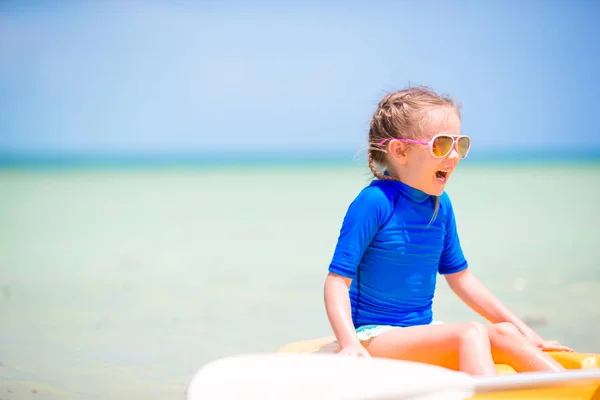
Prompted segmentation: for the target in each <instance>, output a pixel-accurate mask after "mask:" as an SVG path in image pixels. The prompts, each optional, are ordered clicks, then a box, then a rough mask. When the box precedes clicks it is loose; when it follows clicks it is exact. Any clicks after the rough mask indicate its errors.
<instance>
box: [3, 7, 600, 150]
mask: <svg viewBox="0 0 600 400" xmlns="http://www.w3.org/2000/svg"><path fill="white" fill-rule="evenodd" d="M598 21H600V2H598V1H595V0H572V1H568V0H565V1H558V0H539V1H536V0H524V1H516V0H515V1H511V0H506V1H493V0H490V1H477V0H471V1H467V0H464V1H450V0H448V1H446V0H439V1H434V0H423V1H385V0H383V1H359V0H355V1H337V0H323V1H315V0H305V1H295V0H289V1H256V0H246V1H242V0H240V1H226V0H223V1H177V0H175V1H169V2H167V1H166V0H165V1H156V0H147V1H141V0H139V1H132V0H122V1H116V0H115V1H108V0H107V1H94V2H92V1H87V2H85V1H53V2H50V1H44V2H42V1H38V2H35V1H16V0H14V1H9V0H3V1H2V2H0V153H1V154H13V155H32V154H33V155H35V154H76V155H77V154H79V155H93V154H105V155H106V154H108V155H110V154H146V155H169V154H171V155H173V154H208V155H210V154H213V155H214V154H297V153H326V154H352V155H354V153H355V152H356V151H357V150H358V149H359V148H361V147H362V146H364V144H365V141H366V135H367V131H368V125H369V120H370V118H371V115H372V113H373V112H374V110H375V107H376V105H377V102H378V101H379V99H380V98H381V97H382V96H383V95H384V94H385V93H387V92H389V91H392V90H396V89H401V88H403V87H406V86H407V85H409V84H421V85H427V86H430V87H432V88H434V89H435V90H437V91H439V92H441V93H445V94H449V95H451V96H452V97H454V98H455V99H457V100H458V101H460V103H461V104H462V117H463V126H462V128H463V131H464V133H465V134H469V135H471V136H472V140H473V150H474V152H477V151H482V152H486V151H497V150H502V151H513V150H517V151H523V150H525V151H527V152H535V151H536V150H537V151H539V150H540V149H542V150H558V151H565V152H569V151H575V150H582V149H583V150H588V149H592V150H594V151H600V125H599V124H598V122H597V118H596V117H597V115H598V113H599V110H600V73H599V72H598V71H600V24H599V23H598ZM476 149H477V150H476ZM472 152H473V151H472Z"/></svg>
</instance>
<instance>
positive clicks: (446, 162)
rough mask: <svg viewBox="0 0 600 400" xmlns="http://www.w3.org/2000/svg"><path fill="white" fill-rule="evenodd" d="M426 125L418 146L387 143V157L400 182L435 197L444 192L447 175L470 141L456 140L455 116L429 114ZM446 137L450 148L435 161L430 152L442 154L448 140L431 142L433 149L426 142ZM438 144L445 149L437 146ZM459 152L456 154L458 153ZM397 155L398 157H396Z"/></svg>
mask: <svg viewBox="0 0 600 400" xmlns="http://www.w3.org/2000/svg"><path fill="white" fill-rule="evenodd" d="M428 116H429V119H428V122H427V123H425V125H424V133H423V136H422V137H421V138H420V139H419V143H411V142H408V143H407V142H404V143H400V141H394V142H395V143H393V144H392V143H390V150H391V155H392V157H389V159H390V162H391V163H392V166H393V168H394V169H395V172H396V174H397V175H398V177H399V178H400V180H401V181H403V182H404V183H406V184H407V185H409V186H412V187H414V188H415V189H419V190H421V191H423V192H425V193H427V194H429V195H433V196H439V195H441V194H442V193H443V192H444V189H445V187H446V183H447V182H448V179H450V175H452V172H453V171H454V169H455V168H456V167H457V166H458V163H459V161H460V159H461V157H460V153H462V155H463V157H464V156H465V155H466V152H465V149H466V151H467V152H468V148H469V146H470V140H469V139H468V138H464V139H460V141H458V137H460V119H459V118H458V115H456V113H453V112H452V113H448V112H442V113H440V110H433V111H431V112H429V113H428ZM440 134H441V135H447V136H450V137H451V138H453V139H454V143H452V144H451V146H452V148H451V150H450V151H449V152H448V154H446V155H445V156H444V157H442V158H437V157H436V156H434V154H433V153H432V150H433V151H435V152H437V153H438V154H440V150H442V152H441V154H442V155H443V154H444V151H443V150H445V149H447V148H448V146H449V145H450V143H451V142H450V139H449V138H440V139H438V141H434V143H433V148H432V146H430V145H429V144H425V143H426V142H430V141H431V140H432V139H433V138H434V137H435V136H437V135H440ZM440 144H443V145H445V149H444V148H443V147H444V146H440ZM398 146H402V149H400V148H399V147H398ZM459 152H460V153H459ZM398 155H399V156H398Z"/></svg>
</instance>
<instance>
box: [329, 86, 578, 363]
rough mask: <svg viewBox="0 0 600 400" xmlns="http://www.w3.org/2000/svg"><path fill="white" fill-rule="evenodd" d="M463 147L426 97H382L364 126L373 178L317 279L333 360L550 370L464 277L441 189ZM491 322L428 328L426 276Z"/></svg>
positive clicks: (457, 122) (502, 311)
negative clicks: (439, 278)
mask: <svg viewBox="0 0 600 400" xmlns="http://www.w3.org/2000/svg"><path fill="white" fill-rule="evenodd" d="M470 146H471V141H470V138H469V137H468V136H464V135H461V118H460V109H459V107H458V106H457V105H456V104H455V103H454V102H453V100H452V99H450V98H448V97H444V96H440V95H438V94H436V93H435V92H433V91H431V90H429V89H427V88H409V89H407V90H402V91H398V92H395V93H392V94H389V95H387V96H385V97H384V98H383V99H382V100H381V102H380V103H379V106H378V108H377V110H376V111H375V114H374V116H373V119H372V121H371V124H370V130H369V151H368V160H369V167H370V169H371V171H372V172H373V174H374V175H375V178H376V179H375V180H374V181H373V182H372V183H371V184H370V185H369V186H367V187H365V188H364V189H363V190H362V191H361V192H360V193H359V194H358V196H357V197H356V198H355V199H354V201H353V202H352V203H351V204H350V206H349V208H348V211H347V213H346V216H345V217H344V220H343V223H342V227H341V230H340V234H339V238H338V242H337V245H336V248H335V252H334V255H333V260H332V261H331V264H330V266H329V273H328V275H327V278H326V280H325V290H324V296H325V308H326V311H327V316H328V318H329V322H330V324H331V327H332V329H333V332H334V334H335V336H336V339H337V341H338V343H339V345H340V348H341V350H340V353H341V354H346V355H354V356H364V357H369V356H373V357H386V358H396V359H403V360H409V361H417V362H423V363H430V364H436V365H440V366H443V367H446V368H452V369H458V370H461V371H464V372H467V373H470V374H473V375H494V374H495V373H496V368H495V366H494V363H503V364H511V365H512V366H513V368H515V370H516V371H518V372H522V371H560V370H563V369H564V368H563V367H562V366H561V365H560V364H559V363H558V362H556V361H555V360H554V359H553V358H552V357H550V356H549V355H547V354H545V353H544V350H546V351H550V350H552V351H572V350H571V349H569V348H568V347H565V346H562V345H560V344H559V343H557V342H550V341H544V340H543V339H542V338H541V337H540V336H538V335H537V334H536V333H535V332H534V331H533V330H531V329H530V328H529V327H527V326H526V325H525V324H524V323H523V322H522V321H521V320H519V318H517V317H516V316H515V315H514V314H513V313H512V312H511V311H509V310H508V309H507V308H506V307H505V306H504V305H503V304H502V303H501V302H500V301H499V300H498V299H497V298H496V297H495V296H494V295H493V294H492V293H491V292H490V291H489V290H488V289H487V288H486V287H485V286H484V285H483V284H482V283H481V282H480V281H479V280H478V279H477V278H476V277H475V276H474V275H473V274H472V273H471V272H470V271H469V269H468V268H467V267H468V266H467V261H466V259H465V257H464V255H463V252H462V249H461V245H460V241H459V237H458V234H457V229H456V221H455V219H454V213H453V210H452V203H451V202H450V198H449V197H448V195H447V194H446V193H445V192H444V187H445V185H446V182H448V179H449V178H450V176H451V175H452V173H453V172H454V169H455V168H456V166H457V165H458V162H459V160H460V159H462V158H465V157H466V156H467V154H468V152H469V149H470ZM438 272H439V273H440V274H442V275H444V277H445V278H446V281H447V282H448V284H449V286H450V288H451V289H452V290H453V291H454V293H456V294H457V295H458V297H459V298H460V299H462V300H463V301H464V302H465V303H466V304H467V305H468V306H469V307H471V308H472V309H473V310H474V311H475V312H477V313H479V314H480V315H481V316H483V317H484V318H485V319H487V320H488V321H490V322H491V324H489V325H483V324H480V323H477V322H464V323H449V324H442V323H438V322H434V321H432V301H433V297H434V291H435V284H436V274H437V273H438Z"/></svg>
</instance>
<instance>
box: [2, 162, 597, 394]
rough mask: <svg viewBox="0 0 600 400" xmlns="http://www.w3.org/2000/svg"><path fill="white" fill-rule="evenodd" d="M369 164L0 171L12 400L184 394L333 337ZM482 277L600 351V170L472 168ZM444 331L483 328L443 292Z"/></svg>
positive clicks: (518, 308)
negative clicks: (247, 358)
mask: <svg viewBox="0 0 600 400" xmlns="http://www.w3.org/2000/svg"><path fill="white" fill-rule="evenodd" d="M368 179H369V174H368V171H367V170H366V169H365V168H362V167H360V168H357V167H334V166H332V167H312V168H302V167H292V166H288V167H278V168H258V167H243V166H240V167H238V168H228V169H226V170H218V169H209V168H188V169H185V168H171V169H169V168H163V169H122V170H116V169H112V170H110V169H106V170H93V169H79V170H75V169H55V170H47V171H43V170H10V169H5V170H0V363H1V364H0V399H3V400H6V399H28V398H36V399H41V398H47V399H61V400H66V399H104V398H111V399H133V398H143V399H146V400H148V399H181V398H183V392H184V389H185V387H186V385H187V383H188V382H189V380H190V378H191V376H192V374H193V373H194V372H195V371H196V370H197V368H198V367H199V366H200V365H201V364H202V363H204V362H206V361H208V360H211V359H214V358H217V357H220V356H224V355H231V354H237V353H244V352H253V351H274V350H276V349H277V348H278V347H280V346H282V345H284V344H286V343H289V342H293V341H298V340H304V339H310V338H316V337H320V336H325V335H330V334H331V332H330V328H329V325H328V322H327V319H326V317H325V313H324V309H323V299H322V287H323V279H324V277H325V274H326V270H327V265H328V263H329V261H330V258H331V255H332V252H333V247H334V246H335V242H336V239H337V234H338V231H339V227H340V223H341V219H342V218H343V215H344V213H345V211H346V207H347V206H348V204H349V203H350V201H351V200H352V199H353V197H354V196H355V195H356V194H357V193H358V191H359V190H360V189H361V188H362V187H363V186H365V185H366V184H368ZM447 190H448V192H449V194H450V195H451V198H452V201H453V204H454V207H455V210H456V214H457V219H458V228H459V233H460V235H461V242H462V244H463V248H464V251H465V253H466V256H467V258H468V260H469V262H470V265H471V268H472V269H473V271H475V273H476V274H477V275H478V276H479V277H480V278H481V279H482V280H483V281H484V282H485V283H486V284H487V285H488V286H489V287H490V288H491V289H492V290H493V291H494V292H495V293H496V294H497V295H498V296H499V297H500V298H501V299H502V300H503V301H504V302H506V304H508V305H509V306H510V307H511V308H512V309H513V310H514V311H515V312H516V313H517V314H518V315H519V316H521V317H522V318H524V319H526V320H527V321H530V322H531V324H532V326H533V327H534V329H536V330H538V332H539V333H540V334H542V335H543V336H545V337H547V338H555V339H558V340H560V341H562V342H564V343H565V344H567V345H570V346H571V347H574V348H575V349H576V350H578V351H582V352H598V353H600V311H599V309H598V304H600V274H599V271H600V264H599V261H598V256H597V254H598V251H599V249H600V212H599V209H600V164H589V165H579V166H575V165H554V166H552V165H549V166H542V165H537V166H519V167H508V166H487V167H486V166H469V165H465V166H461V167H460V168H459V170H458V171H457V172H456V173H455V174H454V176H453V177H452V180H451V182H450V184H449V186H448V189H447ZM438 284H439V290H438V294H437V296H436V301H435V314H436V315H435V318H436V319H440V320H443V321H447V322H450V321H460V320H472V319H478V320H480V318H478V317H477V316H475V314H474V313H473V312H472V311H470V310H469V309H468V308H467V307H466V306H464V305H463V304H462V303H460V301H459V300H458V299H457V298H456V297H455V296H454V295H453V294H452V293H451V292H450V291H449V289H448V288H447V286H446V284H445V281H444V280H443V278H441V279H440V280H439V282H438Z"/></svg>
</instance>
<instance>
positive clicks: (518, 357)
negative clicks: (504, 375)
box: [486, 322, 565, 372]
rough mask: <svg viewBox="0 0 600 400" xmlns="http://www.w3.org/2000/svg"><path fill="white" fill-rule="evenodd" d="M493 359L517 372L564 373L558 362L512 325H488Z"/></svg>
mask: <svg viewBox="0 0 600 400" xmlns="http://www.w3.org/2000/svg"><path fill="white" fill-rule="evenodd" d="M486 329H487V331H488V336H489V338H490V344H491V346H492V357H493V358H494V361H495V362H497V363H499V364H509V365H510V366H511V367H513V368H514V369H515V371H517V372H531V371H564V370H565V367H563V366H562V365H561V364H560V363H559V362H558V361H556V360H555V359H553V358H552V357H550V355H548V354H546V353H544V352H543V351H542V350H540V349H538V348H537V347H536V346H535V345H534V344H533V343H531V342H530V341H529V340H527V338H526V337H525V336H523V334H522V333H521V332H520V331H519V330H518V329H517V327H516V326H514V325H513V324H511V323H508V322H503V323H499V324H491V325H486Z"/></svg>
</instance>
